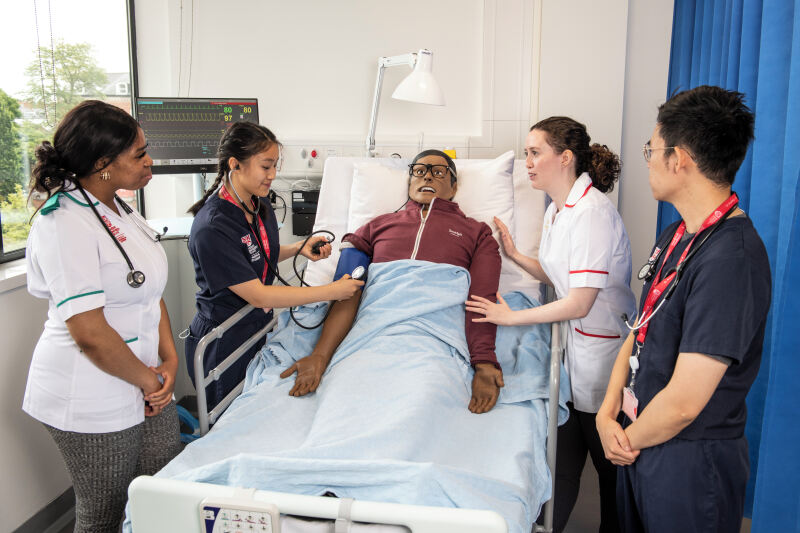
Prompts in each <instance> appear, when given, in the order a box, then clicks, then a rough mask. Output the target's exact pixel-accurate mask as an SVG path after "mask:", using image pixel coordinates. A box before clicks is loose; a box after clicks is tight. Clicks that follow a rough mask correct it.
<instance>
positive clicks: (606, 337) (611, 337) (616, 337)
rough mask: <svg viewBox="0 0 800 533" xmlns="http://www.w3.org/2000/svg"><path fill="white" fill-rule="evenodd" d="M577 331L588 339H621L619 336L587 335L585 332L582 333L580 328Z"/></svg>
mask: <svg viewBox="0 0 800 533" xmlns="http://www.w3.org/2000/svg"><path fill="white" fill-rule="evenodd" d="M575 331H577V332H578V333H580V334H581V335H585V336H587V337H597V338H598V339H619V338H620V336H619V335H595V334H593V333H586V332H585V331H581V330H579V329H578V328H575Z"/></svg>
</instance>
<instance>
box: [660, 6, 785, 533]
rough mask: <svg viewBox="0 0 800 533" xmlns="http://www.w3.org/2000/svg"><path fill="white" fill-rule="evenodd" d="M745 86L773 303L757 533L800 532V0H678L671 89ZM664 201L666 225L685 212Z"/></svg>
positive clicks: (759, 420)
mask: <svg viewBox="0 0 800 533" xmlns="http://www.w3.org/2000/svg"><path fill="white" fill-rule="evenodd" d="M698 85H719V86H721V87H725V88H727V89H733V90H737V91H740V92H742V93H744V94H745V95H746V97H747V104H748V106H749V107H750V109H752V110H753V111H754V112H755V114H756V126H755V137H756V139H755V143H754V144H753V146H752V147H751V149H750V151H749V152H748V155H747V158H746V159H745V160H744V163H743V164H742V167H741V168H740V169H739V173H738V174H737V176H736V181H735V183H734V185H733V189H734V190H735V191H736V193H737V194H738V195H739V198H740V200H741V204H740V205H741V207H742V208H743V209H744V210H745V211H747V213H748V215H749V216H750V218H751V219H752V220H753V223H754V224H755V227H756V229H757V230H758V233H759V234H760V235H761V238H762V239H763V240H764V244H765V245H766V247H767V252H768V253H769V258H770V264H771V268H772V287H773V292H772V308H771V311H770V318H769V322H768V324H767V333H766V338H765V341H764V355H763V359H762V361H761V372H760V374H759V376H758V378H757V380H756V382H755V383H754V385H753V388H752V389H751V391H750V395H749V396H748V399H747V405H748V421H747V430H746V433H747V439H748V441H749V442H750V465H751V471H750V483H749V485H748V494H747V504H746V512H747V514H748V516H749V515H750V512H752V517H753V528H752V531H753V533H760V532H767V531H770V532H772V531H775V532H777V531H780V532H792V531H797V532H800V511H798V508H800V303H798V302H799V301H800V221H799V219H800V211H798V202H800V196H798V194H797V191H798V182H800V0H675V14H674V19H673V27H672V51H671V57H670V72H669V86H668V89H667V94H668V95H670V94H672V93H673V92H675V91H680V90H685V89H690V88H692V87H697V86H698ZM678 218H679V216H678V214H677V212H676V211H675V210H674V208H673V207H672V206H670V205H668V204H664V203H661V204H660V205H659V211H658V232H659V233H660V232H661V231H663V230H664V228H666V227H667V226H668V225H669V224H670V223H672V222H674V221H675V220H678Z"/></svg>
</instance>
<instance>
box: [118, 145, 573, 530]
mask: <svg viewBox="0 0 800 533" xmlns="http://www.w3.org/2000/svg"><path fill="white" fill-rule="evenodd" d="M405 164H407V162H406V161H403V160H393V159H390V160H377V159H364V158H329V159H328V160H327V161H326V165H325V171H324V175H323V180H322V187H321V191H320V198H319V208H318V213H317V217H316V223H315V230H319V229H326V230H329V231H332V232H333V233H334V234H335V235H337V237H339V238H341V236H343V235H344V234H345V233H346V232H348V231H353V230H354V229H355V228H357V227H359V226H360V225H361V224H363V223H364V222H366V221H367V220H369V219H370V218H372V217H373V216H375V215H376V214H380V213H382V212H389V211H393V210H395V209H396V208H397V207H400V205H402V198H405V194H402V192H403V191H402V189H403V188H404V187H407V184H406V180H405V179H404V178H402V179H401V178H398V176H399V175H400V174H401V173H402V172H404V171H405ZM457 164H458V166H459V193H458V195H457V197H456V201H457V202H458V203H459V205H460V206H461V207H462V210H464V212H465V213H467V215H468V216H473V217H474V218H478V219H479V220H480V219H483V220H484V221H487V222H490V220H491V218H490V216H491V215H494V214H498V215H499V217H500V218H501V219H503V220H504V221H505V222H506V223H507V225H508V226H509V228H510V229H511V231H512V233H513V235H514V237H515V243H516V244H517V247H518V248H519V249H520V250H522V251H523V253H526V254H528V255H533V256H535V255H536V248H537V246H538V241H539V236H540V231H541V222H542V218H543V213H544V209H545V198H544V194H543V193H541V192H539V191H535V190H533V189H532V188H531V187H530V182H529V180H528V176H527V172H526V169H525V166H524V161H514V160H513V155H511V154H505V155H504V156H501V157H499V158H497V159H495V160H458V161H457ZM398 180H399V182H398ZM376 191H377V192H376ZM348 193H349V194H348ZM398 195H400V197H401V201H400V202H398V201H397V199H396V198H397V197H398ZM487 217H489V218H488V220H487ZM490 225H491V226H492V227H493V224H491V223H490ZM333 248H334V253H333V254H332V256H331V257H330V258H329V259H327V260H323V261H319V262H316V263H313V264H310V265H309V267H308V269H307V271H306V273H305V280H306V281H307V282H308V283H310V284H312V285H317V284H322V283H326V282H327V281H329V280H330V278H331V276H332V274H333V270H334V269H335V265H336V262H337V260H338V247H337V246H334V247H333ZM500 290H501V293H508V292H509V291H519V292H522V293H524V294H526V295H527V296H529V297H532V298H536V299H539V300H542V299H543V298H546V296H544V291H543V289H542V288H540V286H539V284H538V282H536V281H535V280H534V279H533V278H532V277H530V276H529V275H528V274H527V273H525V272H524V271H523V270H522V269H520V268H519V267H518V266H517V265H515V264H514V263H513V262H512V261H510V260H508V259H507V258H505V257H504V258H503V266H502V271H501V281H500ZM250 310H252V307H250V306H246V307H245V308H243V309H242V310H240V311H239V312H238V313H236V314H235V315H233V316H232V317H231V318H230V319H228V320H227V321H225V322H224V323H223V324H221V325H220V326H219V327H217V328H215V329H214V330H212V331H211V332H210V333H209V334H208V335H206V336H205V337H203V339H201V340H200V342H199V344H198V346H197V350H196V353H195V372H196V376H195V382H196V383H198V384H200V383H202V384H203V386H198V387H197V395H198V418H199V421H200V433H201V434H205V433H206V432H207V431H208V428H209V425H210V424H214V423H216V422H217V420H219V417H220V415H221V414H222V412H224V411H225V410H226V409H227V408H228V407H229V406H230V405H231V403H232V402H233V401H234V399H235V398H236V397H237V396H238V395H239V394H240V393H241V391H242V389H243V388H244V382H243V383H241V384H239V386H238V387H237V388H236V389H235V390H234V391H233V392H231V393H230V394H229V395H228V396H227V397H226V398H225V399H224V400H223V401H222V402H221V403H220V404H219V405H218V406H217V407H216V408H215V409H213V410H212V411H210V412H209V411H208V410H207V408H206V399H205V385H207V384H209V383H211V382H212V381H213V380H215V379H217V378H218V377H219V375H221V374H222V373H223V372H224V371H225V370H226V369H227V368H228V367H230V365H231V364H232V363H233V362H234V361H235V360H236V359H237V358H238V357H239V356H241V354H243V353H245V352H246V351H247V350H248V349H249V348H250V347H251V346H252V345H253V344H255V343H256V342H259V341H260V340H261V339H263V338H264V335H265V334H266V333H267V331H269V330H271V329H272V328H273V327H274V326H275V323H276V322H277V321H278V319H279V317H276V318H275V319H273V321H272V322H270V324H268V325H267V326H265V327H264V328H263V329H262V330H261V331H259V332H257V333H256V334H255V335H253V336H252V337H251V338H250V339H248V340H247V341H245V343H243V344H242V345H241V346H240V347H239V348H238V349H237V350H235V351H234V352H233V353H231V354H230V355H229V356H228V357H227V358H226V359H225V360H224V361H223V362H222V363H221V364H220V365H219V366H218V367H217V368H215V369H213V370H211V371H210V372H209V373H208V375H203V365H202V359H203V353H204V351H205V349H206V347H207V346H208V345H209V344H210V343H211V342H212V341H213V340H215V339H217V338H219V337H221V336H223V335H224V334H225V332H226V331H227V330H228V329H229V328H230V327H231V326H232V325H233V324H235V323H236V322H237V321H238V320H239V319H241V318H242V317H244V316H245V315H246V314H247V313H249V312H250ZM550 336H551V338H550V341H551V342H550V348H549V361H546V363H547V364H549V371H548V374H549V390H548V392H547V395H548V397H549V401H548V402H547V410H548V416H547V439H546V448H547V449H546V462H547V467H548V468H549V472H550V474H551V476H552V477H551V479H554V473H555V450H556V433H557V423H558V418H559V417H558V411H559V388H560V387H563V386H564V384H562V383H560V377H561V372H562V371H563V369H562V368H561V361H562V356H563V348H562V343H561V341H560V339H561V337H562V335H561V327H560V325H558V324H554V325H553V327H552V330H551V334H550ZM562 395H563V389H562ZM563 400H564V399H563V397H562V398H561V401H562V403H563ZM464 409H466V406H464ZM481 416H483V415H481ZM243 438H244V437H243ZM202 440H203V439H201V441H202ZM204 502H205V503H204ZM215 502H216V503H215ZM219 502H222V503H221V504H220V503H219ZM225 505H228V507H227V509H228V510H229V511H230V512H231V513H232V512H233V511H231V510H236V509H238V510H243V511H247V510H250V511H251V512H252V513H254V515H253V516H256V517H258V518H259V520H261V521H262V522H263V521H264V520H266V521H267V522H269V516H270V515H269V512H268V511H269V510H273V512H275V513H279V514H280V516H281V518H280V523H281V526H280V527H282V528H283V529H282V531H295V530H296V531H311V530H313V531H327V530H331V529H330V528H331V527H333V528H334V529H333V530H335V531H337V532H338V531H346V530H349V529H346V528H348V527H350V524H353V523H355V524H357V525H358V527H362V528H368V527H370V526H366V525H364V523H372V524H395V526H392V527H394V529H391V528H390V529H386V531H408V530H411V531H415V532H417V531H440V532H446V531H506V530H507V529H506V526H507V524H506V520H504V519H503V518H502V517H500V515H499V514H498V513H496V512H493V511H488V510H475V509H451V508H442V507H430V506H419V505H404V504H398V503H381V502H371V501H366V500H365V499H358V500H357V501H355V502H353V501H352V500H351V499H349V498H326V497H319V496H308V495H296V494H288V493H285V492H274V491H260V490H259V491H256V490H243V489H236V488H233V487H226V486H222V485H217V484H209V483H197V482H193V481H182V480H175V479H160V478H140V479H138V480H137V481H136V482H134V483H133V484H132V485H131V489H130V502H129V519H130V524H129V525H131V526H132V528H133V531H135V532H137V533H138V532H139V531H147V532H158V531H174V530H177V528H180V530H182V531H191V530H201V531H206V530H207V531H212V529H210V528H209V529H205V528H204V526H205V527H209V526H208V524H209V523H212V524H213V520H212V521H211V522H209V521H205V522H204V520H205V519H204V518H203V517H204V515H203V513H209V512H210V513H212V514H214V513H216V515H215V519H218V518H219V517H220V516H221V513H222V510H221V509H225ZM215 506H216V507H215ZM273 506H277V509H274V508H273ZM155 509H164V510H166V512H163V513H158V512H155ZM265 509H266V510H265ZM259 513H260V514H259ZM552 514H553V509H552V498H551V499H550V500H548V501H547V502H546V503H545V504H544V508H543V515H544V525H543V526H536V527H535V531H542V532H549V531H552ZM294 515H301V516H306V517H317V518H320V519H322V520H323V522H320V523H318V524H317V527H320V528H321V529H313V527H312V529H302V527H311V526H308V525H307V524H306V523H305V522H304V521H302V520H300V519H297V518H294V517H293V516H294ZM205 516H208V515H207V514H206V515H205ZM226 516H227V515H226ZM231 516H232V515H231ZM326 520H327V521H326ZM241 525H242V526H247V525H254V526H261V527H266V526H265V524H264V523H260V524H259V523H254V524H247V523H245V522H242V524H241ZM276 525H277V522H276ZM398 526H402V527H400V528H399V529H398ZM324 527H328V529H324ZM375 527H378V526H375ZM381 527H390V526H381ZM404 528H405V529H404ZM219 530H220V531H223V529H219ZM249 530H253V531H256V530H261V529H257V528H252V529H243V531H249ZM263 530H264V531H266V530H267V529H263ZM333 530H332V531H333ZM352 530H353V531H357V530H358V529H357V528H354V529H352ZM366 530H369V531H373V530H375V529H366ZM213 531H217V529H213ZM231 531H239V530H234V529H231ZM375 531H377V530H375Z"/></svg>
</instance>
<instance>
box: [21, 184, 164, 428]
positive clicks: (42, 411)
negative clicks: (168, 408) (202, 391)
mask: <svg viewBox="0 0 800 533" xmlns="http://www.w3.org/2000/svg"><path fill="white" fill-rule="evenodd" d="M87 194H88V195H89V198H90V199H91V201H92V203H93V204H94V205H95V207H96V209H97V211H98V212H99V213H100V216H101V217H102V218H103V220H104V222H105V223H106V225H108V227H109V229H111V231H112V233H113V234H114V235H115V238H116V239H117V241H119V243H120V244H121V245H122V247H123V248H124V249H125V252H127V254H128V256H129V257H130V259H131V262H132V263H133V266H134V268H135V269H136V270H140V271H142V272H143V273H144V274H145V276H146V280H145V283H144V284H143V285H142V286H141V287H139V288H132V287H130V286H129V285H128V283H127V281H126V278H127V275H128V271H129V268H128V265H127V263H126V262H125V259H124V258H123V256H122V254H121V253H120V251H119V249H118V248H117V247H116V246H115V245H114V243H113V242H112V240H111V237H110V236H109V234H108V232H106V230H105V229H103V226H102V225H101V222H100V220H98V218H97V216H95V214H94V213H93V212H92V209H91V208H90V207H89V205H88V204H87V203H86V201H85V198H84V197H83V195H82V194H81V193H80V192H79V191H70V192H61V193H58V194H57V196H54V197H53V198H51V199H50V200H49V201H48V202H47V203H46V204H45V206H44V207H43V208H42V210H41V211H40V213H39V214H38V215H37V216H36V220H35V221H34V223H33V227H32V228H31V232H30V235H29V237H28V246H27V250H26V260H27V265H28V273H27V277H28V291H29V292H30V293H31V294H32V295H33V296H36V297H38V298H46V299H48V300H49V302H50V308H49V311H48V316H47V321H46V322H45V325H44V332H43V333H42V335H41V337H40V338H39V342H38V343H37V345H36V348H35V350H34V352H33V359H32V361H31V366H30V370H29V372H28V383H27V386H26V388H25V398H24V400H23V404H22V408H23V410H24V411H25V412H27V413H28V414H30V415H31V416H33V417H34V418H36V419H37V420H39V421H41V422H43V423H45V424H48V425H50V426H53V427H55V428H57V429H60V430H63V431H75V432H79V433H108V432H112V431H121V430H123V429H127V428H129V427H131V426H134V425H136V424H139V423H141V422H143V421H144V399H143V396H142V391H141V389H140V388H139V387H137V386H135V385H132V384H130V383H128V382H126V381H124V380H122V379H119V378H117V377H114V376H112V375H110V374H107V373H106V372H103V371H102V370H100V369H99V368H97V367H96V366H95V365H94V363H92V361H91V360H90V359H89V358H88V357H87V356H86V355H85V354H84V353H83V352H82V351H81V350H80V348H79V347H78V345H77V344H75V341H74V340H73V339H72V337H71V336H70V334H69V331H68V330H67V326H66V323H65V321H66V320H67V319H69V318H70V317H72V316H74V315H76V314H78V313H82V312H85V311H89V310H91V309H96V308H98V307H102V308H103V314H104V315H105V318H106V320H107V321H108V323H109V325H110V326H111V327H112V328H113V329H114V330H116V332H117V333H118V334H119V335H120V337H122V339H123V340H124V341H125V342H126V343H128V346H129V347H130V349H131V350H132V351H133V353H134V354H135V355H136V357H138V358H139V359H140V360H141V361H142V363H144V364H145V365H147V366H153V367H155V366H158V364H159V363H158V324H159V321H160V319H161V308H160V301H161V295H162V293H163V291H164V286H165V285H166V282H167V258H166V254H165V253H164V250H163V248H162V247H161V244H160V243H158V242H155V241H154V240H153V239H152V238H151V235H150V234H145V231H148V230H149V228H148V227H147V225H146V223H145V221H144V219H143V218H142V217H141V216H140V215H139V214H138V213H132V214H130V215H129V214H126V213H125V212H124V211H122V209H121V208H120V214H119V215H118V214H116V213H115V212H114V211H112V210H111V209H109V208H108V207H106V206H105V205H104V204H102V203H101V202H98V201H97V199H96V198H94V197H93V196H92V195H91V194H89V193H88V191H87ZM132 217H137V218H138V221H139V223H140V224H141V226H142V227H141V228H140V227H138V226H137V225H136V224H135V223H134V221H133V218H132ZM148 233H150V232H149V231H148Z"/></svg>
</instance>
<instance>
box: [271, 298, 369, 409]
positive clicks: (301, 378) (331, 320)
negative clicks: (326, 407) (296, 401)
mask: <svg viewBox="0 0 800 533" xmlns="http://www.w3.org/2000/svg"><path fill="white" fill-rule="evenodd" d="M360 301H361V291H358V292H357V293H356V294H354V295H353V296H351V297H350V298H348V299H347V300H343V301H341V302H335V303H332V304H331V305H332V306H333V307H332V308H331V312H330V313H329V314H328V318H327V319H326V320H325V323H324V324H323V325H322V333H321V334H320V337H319V340H318V341H317V345H316V346H315V347H314V350H313V351H312V352H311V355H308V356H306V357H304V358H302V359H300V360H299V361H297V362H296V363H295V364H294V365H292V366H291V367H289V368H288V369H286V370H285V371H284V372H283V373H282V374H281V377H282V378H288V377H289V376H291V375H292V374H294V373H295V372H297V378H296V379H295V384H294V387H292V390H290V391H289V394H290V395H291V396H303V395H305V394H308V393H310V392H314V391H315V390H317V387H319V384H320V382H321V381H322V374H324V373H325V369H326V368H328V363H330V361H331V358H332V357H333V353H334V352H335V351H336V348H338V347H339V344H341V342H342V340H344V338H345V336H347V333H348V332H349V331H350V327H351V326H352V325H353V320H355V317H356V313H358V304H359V302H360Z"/></svg>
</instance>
